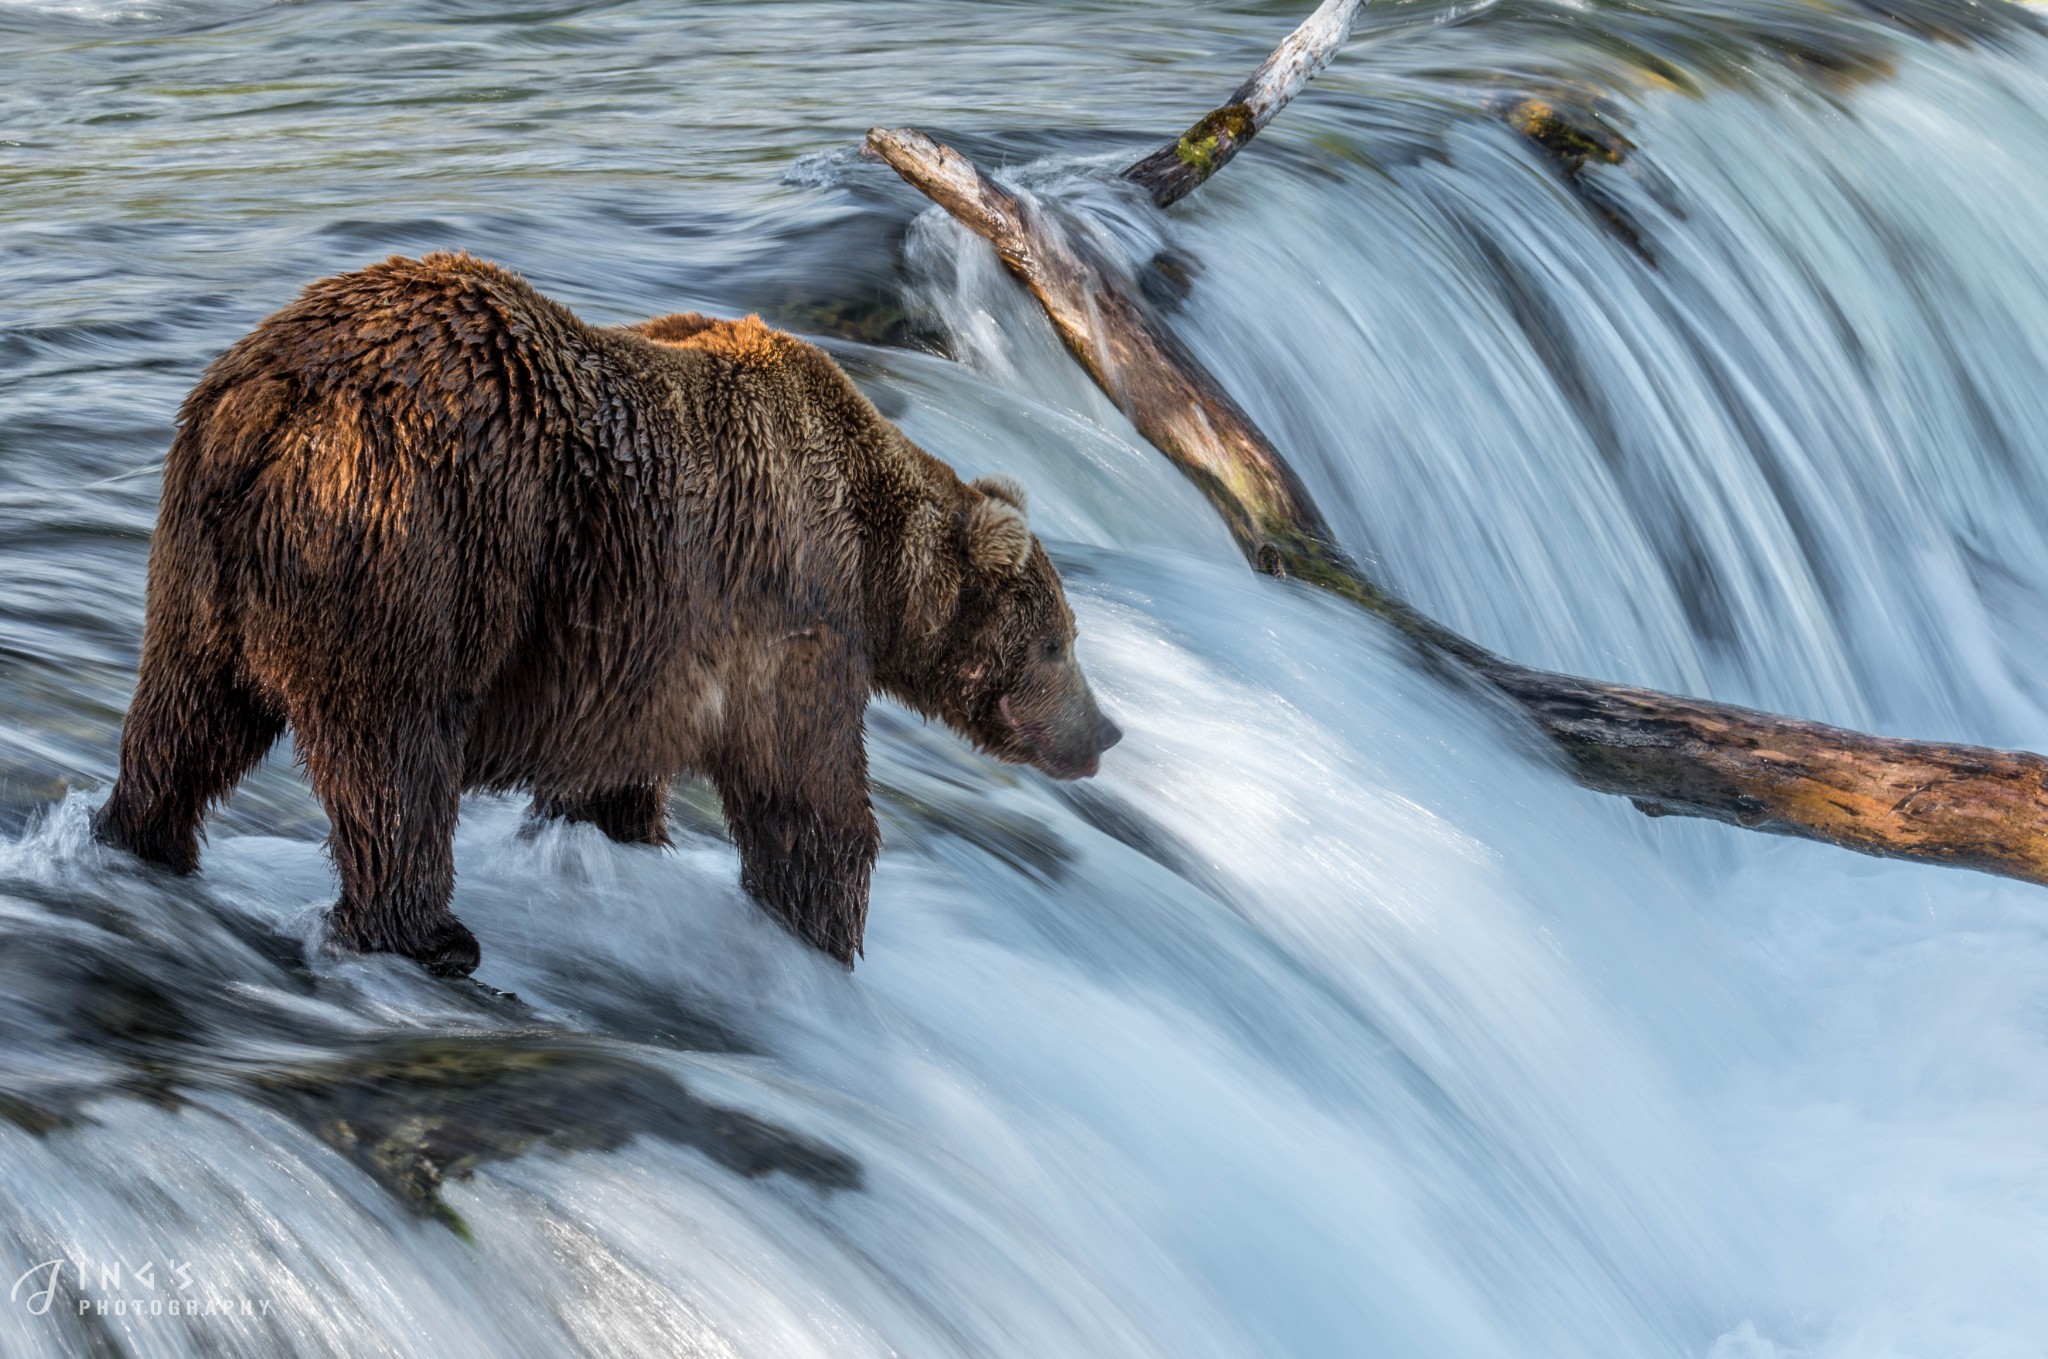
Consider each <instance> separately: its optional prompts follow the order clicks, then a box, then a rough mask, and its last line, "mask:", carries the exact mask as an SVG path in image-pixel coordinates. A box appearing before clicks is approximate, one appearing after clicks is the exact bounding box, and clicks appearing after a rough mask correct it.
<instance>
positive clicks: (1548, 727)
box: [867, 6, 2048, 883]
mask: <svg viewBox="0 0 2048 1359" xmlns="http://www.w3.org/2000/svg"><path fill="white" fill-rule="evenodd" d="M1325 8H1328V6H1325ZM867 140H868V146H869V148H870V149H871V150H872V151H873V152H875V153H876V154H877V155H878V156H880V157H881V158H882V159H883V160H885V161H887V162H888V163H889V164H890V166H892V167H893V168H894V169H895V170H896V172H897V173H898V174H900V175H902V176H903V178H904V179H905V180H907V181H908V182H909V183H910V184H911V185H913V186H914V187H916V188H917V189H919V190H920V191H921V192H923V193H924V194H925V195H926V196H927V197H929V198H931V199H932V201H933V202H935V203H937V204H938V205H939V206H940V207H942V208H944V209H945V210H946V211H947V212H948V213H950V214H951V215H952V216H953V217H954V218H955V219H957V220H958V221H960V222H961V223H962V224H964V225H965V226H967V227H968V228H969V229H970V230H972V231H974V232H975V233H976V234H977V235H979V236H981V237H982V238H983V239H985V240H987V241H988V242H989V243H990V244H992V245H993V246H994V247H995V249H996V252H997V254H998V255H999V256H1001V258H1002V261H1003V263H1004V264H1005V265H1006V266H1007V267H1008V268H1009V270H1010V272H1011V273H1012V274H1014V275H1015V276H1016V277H1017V278H1018V279H1019V280H1020V281H1021V282H1023V284H1024V285H1025V287H1027V288H1028V289H1030V291H1031V293H1032V295H1033V296H1034V297H1036V298H1037V299H1038V301H1039V303H1040V305H1041V306H1043V307H1044V309H1045V313H1046V315H1047V316H1048V317H1050V318H1051V320H1052V323H1053V326H1054V327H1055V328H1056V329H1057V330H1058V332H1059V334H1060V337H1061V338H1062V339H1063V340H1064V341H1065V342H1066V344H1067V347H1068V348H1069V349H1071V350H1072V351H1073V353H1074V356H1075V357H1076V358H1077V359H1079V360H1080V362H1081V364H1082V366H1083V367H1085V368H1086V369H1087V370H1088V372H1089V374H1090V375H1091V376H1092V377H1093V378H1094V379H1095V381H1096V383H1097V384H1098V385H1099V386H1100V387H1101V388H1102V390H1103V391H1104V392H1106V393H1107V394H1108V395H1109V397H1110V399H1111V400H1112V401H1113V402H1115V403H1116V405H1117V407H1118V409H1120V410H1122V411H1123V412H1124V414H1126V415H1127V416H1129V417H1130V419H1131V423H1132V424H1134V425H1136V426H1137V428H1138V430H1139V432H1140V433H1142V434H1144V436H1145V437H1146V438H1147V439H1149V440H1151V441H1152V443H1153V444H1155V445H1156V446H1157V447H1158V448H1159V449H1160V451H1161V452H1163V453H1165V454H1166V456H1167V457H1168V458H1170V459H1171V460H1172V461H1173V463H1174V465H1175V466H1176V467H1178V468H1179V469H1180V470H1181V471H1182V472H1183V473H1185V474H1186V475H1187V476H1188V477H1189V478H1190V479H1191V480H1192V481H1194V483H1195V484H1196V485H1197V486H1199V487H1200V488H1201V490H1202V492H1203V493H1204V494H1205V495H1206V496H1207V497H1208V499H1209V501H1210V503H1211V504H1212V505H1214V506H1215V507H1216V510H1217V512H1218V513H1219V514H1221V515H1222V516H1223V519H1224V522H1225V523H1226V524H1228V525H1229V527H1230V532H1231V535H1232V537H1233V538H1235V539H1236V541H1237V544H1238V546H1239V548H1240V549H1241V550H1242V551H1243V552H1244V554H1245V557H1246V559H1247V560H1248V561H1250V562H1251V564H1252V565H1253V567H1254V568H1255V569H1257V570H1260V571H1264V572H1266V573H1268V574H1271V575H1288V576H1296V577H1299V578H1300V579H1302V580H1304V581H1306V582H1308V583H1310V584H1313V585H1317V586H1320V587H1322V588H1323V589H1326V590H1329V591H1331V592H1333V593H1335V594H1338V595H1341V596H1343V597H1344V598H1346V599H1349V600H1351V601H1352V602H1353V603H1355V604H1358V605H1359V606H1361V607H1363V608H1365V609H1368V610H1370V611H1371V612H1373V613H1375V614H1378V615H1379V616H1380V617H1382V618H1384V619H1386V620H1387V621H1388V622H1390V623H1392V624H1393V625H1394V626H1395V627H1396V628H1398V629H1399V630H1400V631H1401V632H1402V633H1403V634H1404V635H1406V636H1407V637H1408V638H1409V639H1410V640H1411V641H1413V642H1414V643H1415V645H1416V646H1417V647H1418V649H1419V650H1420V651H1421V652H1422V653H1423V655H1424V656H1426V657H1428V658H1430V659H1431V660H1432V661H1434V662H1436V663H1437V664H1439V665H1440V666H1441V667H1443V668H1445V669H1447V670H1449V671H1451V672H1454V673H1456V674H1460V675H1463V676H1466V677H1469V678H1470V679H1471V680H1474V681H1476V682H1477V683H1478V684H1479V685H1480V686H1481V687H1482V688H1484V689H1485V690H1487V691H1490V692H1492V693H1494V694H1497V695H1498V696H1499V697H1501V698H1502V699H1505V700H1506V701H1507V702H1509V703H1510V704H1512V705H1513V706H1514V707H1515V708H1517V709H1519V710H1520V711H1521V712H1523V713H1525V714H1526V715H1527V716H1528V717H1529V718H1530V719H1531V720H1533V721H1534V722H1535V723H1536V725H1537V727H1538V728H1539V729H1540V730H1541V731H1542V732H1543V734H1544V735H1545V736H1547V737H1548V738H1549V739H1550V741H1551V743H1552V744H1553V745H1554V746H1555V747H1556V749H1557V750H1558V752H1559V753H1560V754H1561V755H1562V756H1563V757H1564V761H1565V764H1566V768H1567V769H1568V770H1569V771H1570V772H1571V774H1572V775H1573V777H1574V778H1576V779H1577V781H1578V782H1579V783H1580V784H1582V785H1583V786H1585V787H1587V788H1591V789H1594V790H1596V791H1599V792H1603V793H1614V794H1618V795H1620V796H1622V797H1627V798H1630V799H1632V800H1633V801H1634V802H1635V804H1636V805H1637V807H1639V808H1640V809H1641V810H1643V811H1644V812H1646V813H1648V814H1650V815H1653V816H1663V815H1681V816H1697V817H1705V818H1708V819H1710V820H1715V821H1724V822H1727V823H1730V824H1732V825H1737V826H1743V827H1747V828H1749V829H1751V830H1760V831H1770V832H1775V833H1778V834H1783V835H1794V836H1800V837H1803V838H1806V839H1810V840H1820V841H1824V842H1826V843H1829V844H1834V845H1840V846H1842V847H1844V848H1847V849H1854V850H1859V851H1861V852H1863V853H1866V854H1876V855H1883V856H1888V857H1893V858H1902V859H1916V860H1921V861H1924V862H1929V863H1938V864H1948V865H1954V866H1958V867H1965V868H1976V869H1981V870H1983V871H1985V872H1989V873H1999V874H2004V875H2006V876H2008V877H2014V878H2021V879H2024V880H2026V881H2029V882H2037V883H2048V760H2044V759H2042V758H2041V757H2040V756H2038V755H2033V754H2028V753H2025V752H2008V751H1998V750H1988V749H1983V748H1980V747H1973V746H1956V745H1942V744H1936V743H1931V742H1920V741H1902V740H1895V739H1891V738H1888V737H1879V736H1869V735H1865V734H1864V733H1861V732H1854V731H1846V730H1843V729H1841V728H1839V727H1830V726H1824V725H1822V724H1820V723H1817V722H1806V721H1801V720H1799V719H1797V718H1790V717H1780V716H1776V715H1774V714H1770V713H1762V712H1756V711H1753V710H1751V709H1748V708H1738V707H1733V706H1730V705H1727V704H1720V703H1709V702H1706V701H1703V700H1699V699H1690V698H1680V697H1677V696H1675V695H1671V694H1663V693H1657V692H1655V691H1653V690H1648V689H1632V688H1626V687H1623V686H1620V685H1613V684H1604V683H1601V682H1600V681H1597V680H1588V679H1580V678H1577V677H1575V676H1571V675H1561V674H1556V673H1554V672H1550V671H1545V670H1536V669H1532V668H1530V667H1528V666H1523V665H1518V664H1516V663H1514V662H1512V661H1509V660H1506V659H1504V658H1502V657H1500V656H1496V655H1494V654H1493V653H1492V652H1490V651H1488V650H1487V649H1486V648H1484V647H1482V646H1480V645H1478V644H1477V643H1475V642H1473V641H1471V640H1469V639H1468V638H1465V637H1462V636H1460V635H1458V634H1457V633H1455V632H1453V631H1452V630H1451V629H1449V628H1447V627H1445V626H1443V625H1442V624H1441V623H1438V622H1436V621H1435V620H1434V619H1431V618H1429V617H1427V616H1425V615H1423V614H1422V613H1419V612H1418V611H1416V610H1415V609H1413V608H1411V607H1410V606H1409V605H1407V604H1406V603H1404V602H1402V601H1401V600H1399V599H1397V598H1395V597H1394V596H1393V595H1391V594H1389V593H1387V592H1386V591H1385V590H1383V589H1382V588H1380V587H1379V586H1378V585H1377V584H1375V583H1374V582H1373V581H1372V580H1371V579H1370V578H1368V577H1367V576H1366V575H1365V573H1364V572H1363V571H1361V570H1360V569H1359V568H1358V566H1357V565H1356V564H1355V563H1354V562H1352V561H1351V559H1350V558H1349V557H1347V556H1346V555H1345V554H1344V553H1343V551H1342V550H1341V549H1339V548H1338V547H1337V546H1336V544H1335V543H1334V541H1333V540H1332V537H1331V534H1330V531H1329V528H1328V526H1327V524H1326V523H1325V521H1324V520H1323V518H1322V515H1321V514H1320V513H1319V512H1318V511H1317V509H1316V507H1315V505H1314V503H1313V502H1312V501H1311V500H1310V499H1309V496H1308V493H1307V491H1306V490H1305V489H1304V488H1303V486H1302V484H1301V482H1300V480H1299V479H1298V478H1297V477H1296V476H1295V475H1294V473H1293V471H1292V470H1291V469H1290V468H1289V467H1288V465H1287V462H1286V460H1285V459H1284V458H1282V457H1281V456H1280V454H1279V452H1278V451H1277V450H1276V449H1274V447H1273V446H1272V444H1271V443H1270V442H1269V441H1268V440H1267V439H1266V437H1265V435H1263V434H1262V433H1260V432H1259V430H1258V428H1257V427H1256V426H1255V425H1253V424H1252V422H1251V419H1250V418H1249V417H1248V416H1247V415H1246V414H1245V413H1244V411H1243V410H1241V409H1240V408H1239V407H1238V405H1237V403H1236V402H1234V401H1232V400H1231V399H1230V397H1229V395H1228V394H1227V393H1225V391H1224V390H1223V388H1222V385H1221V384H1220V383H1218V382H1217V380H1216V379H1215V377H1214V376H1213V375H1211V374H1210V373H1209V372H1208V371H1207V370H1206V369H1205V368H1204V367H1203V366H1202V365H1201V363H1200V362H1199V361H1198V360H1197V359H1196V358H1195V357H1194V356H1193V355H1192V354H1191V353H1189V352H1188V350H1187V348H1186V347H1185V346H1183V345H1182V344H1180V343H1179V342H1178V341H1177V340H1176V339H1175V338H1174V337H1173V336H1172V334H1171V333H1169V332H1168V331H1167V330H1166V329H1165V328H1164V326H1162V325H1161V324H1160V322H1159V321H1158V319H1157V318H1156V317H1155V316H1154V315H1153V313H1152V312H1151V310H1150V309H1149V308H1148V307H1147V306H1146V305H1145V303H1144V300H1143V298H1142V297H1141V296H1140V295H1139V293H1138V291H1137V290H1136V288H1135V287H1133V286H1132V285H1131V284H1130V282H1129V281H1128V280H1127V279H1125V278H1124V277H1123V276H1122V275H1121V273H1120V272H1119V271H1117V270H1115V269H1113V268H1111V267H1109V266H1108V265H1107V264H1106V263H1105V262H1104V261H1102V260H1101V259H1099V258H1098V257H1097V255H1096V253H1095V252H1094V251H1093V250H1091V249H1090V248H1089V246H1088V245H1087V243H1086V241H1085V240H1084V239H1082V238H1080V237H1078V236H1075V235H1073V234H1072V233H1069V232H1068V231H1067V230H1065V228H1064V227H1063V226H1062V225H1061V223H1060V222H1059V221H1058V220H1057V219H1056V218H1055V217H1053V216H1052V215H1051V214H1049V213H1047V212H1045V211H1043V210H1041V209H1040V208H1038V207H1037V206H1035V205H1033V204H1030V203H1027V202H1025V201H1024V200H1021V199H1019V198H1017V197H1016V196H1015V195H1013V194H1011V193H1010V192H1008V191H1007V190H1005V189H1003V188H1002V187H1001V186H999V185H997V184H996V183H994V182H993V181H992V180H990V179H989V178H988V177H987V176H985V175H983V174H982V173H981V171H980V170H979V169H978V168H977V167H976V166H975V165H974V164H973V162H971V161H969V160H968V159H967V158H966V157H965V156H962V155H961V154H960V153H959V152H957V151H954V150H952V149H951V148H949V147H945V146H941V145H940V144H938V143H937V142H935V141H933V140H932V139H931V138H929V137H927V136H925V135H924V134H923V133H921V132H916V131H910V130H895V131H892V130H889V129H884V128H876V129H875V130H873V131H871V132H869V133H868V139H867ZM1197 182H1199V181H1197Z"/></svg>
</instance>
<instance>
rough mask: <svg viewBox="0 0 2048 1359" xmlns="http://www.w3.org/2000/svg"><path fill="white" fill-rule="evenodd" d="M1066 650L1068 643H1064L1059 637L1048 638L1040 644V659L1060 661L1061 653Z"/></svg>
mask: <svg viewBox="0 0 2048 1359" xmlns="http://www.w3.org/2000/svg"><path fill="white" fill-rule="evenodd" d="M1066 649H1067V645H1066V643H1065V642H1062V641H1061V640H1060V639H1059V638H1057V637H1048V638H1046V639H1045V640H1044V641H1042V642H1040V643H1039V644H1038V654H1039V656H1040V658H1041V659H1044V660H1048V661H1056V660H1058V659H1059V658H1060V653H1061V652H1063V651H1065V650H1066Z"/></svg>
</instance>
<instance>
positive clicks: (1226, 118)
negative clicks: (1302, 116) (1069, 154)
mask: <svg viewBox="0 0 2048 1359" xmlns="http://www.w3.org/2000/svg"><path fill="white" fill-rule="evenodd" d="M1359 3H1360V0H1323V4H1322V6H1321V7H1320V8H1319V9H1317V10H1316V12H1315V13H1314V14H1311V15H1309V16H1308V18H1306V19H1304V20H1303V21H1302V24H1301V27H1300V28H1297V29H1295V30H1294V31H1293V32H1292V33H1290V34H1288V35H1287V41H1285V42H1283V43H1281V44H1280V45H1279V46H1278V47H1276V48H1274V49H1273V55H1271V56H1269V57H1267V58H1266V59H1265V60H1264V61H1263V62H1261V63H1260V64H1259V69H1258V70H1256V71H1253V72H1252V74H1251V79H1249V80H1247V81H1245V82H1244V84H1242V85H1240V86H1238V87H1237V89H1236V91H1235V92H1234V93H1233V94H1232V95H1231V96H1230V98H1228V99H1226V100H1224V101H1223V103H1222V104H1221V105H1219V106H1218V107H1216V108H1213V109H1211V110H1209V112H1207V113H1205V114H1203V115H1202V117H1201V120H1200V121H1198V122H1197V123H1196V124H1195V125H1194V126H1193V127H1191V128H1189V129H1188V130H1187V131H1186V132H1183V133H1181V134H1180V136H1179V138H1177V139H1176V140H1174V141H1170V142H1168V143H1167V144H1166V145H1164V146H1162V147H1160V148H1159V149H1158V150H1157V151H1154V152H1153V153H1152V154H1151V155H1149V156H1147V157H1145V159H1143V160H1141V161H1139V162H1137V163H1136V164H1135V165H1132V166H1129V167H1128V168H1126V169H1125V170H1124V178H1125V179H1128V180H1130V181H1131V182H1132V183H1134V184H1140V185H1143V186H1144V188H1145V191H1146V192H1147V193H1150V194H1151V195H1152V201H1153V202H1154V203H1156V204H1158V205H1159V206H1160V207H1162V208H1164V207H1168V206H1170V205H1172V204H1174V203H1178V202H1179V201H1180V200H1181V199H1183V198H1185V197H1187V196H1188V195H1189V194H1190V193H1192V192H1194V190H1195V189H1197V188H1199V187H1200V186H1201V183H1202V181H1203V180H1205V179H1207V178H1208V177H1209V176H1210V175H1213V174H1215V173H1216V172H1217V171H1218V170H1220V169H1222V168H1223V167H1224V165H1225V164H1226V163H1227V162H1228V161H1229V160H1230V158H1231V157H1232V156H1234V155H1236V154H1237V153H1238V152H1240V151H1242V150H1244V144H1245V143H1246V142H1248V141H1250V140H1251V139H1252V138H1254V137H1256V136H1258V135H1259V131H1260V129H1262V128H1264V127H1265V126H1266V124H1268V123H1270V122H1272V121H1273V118H1274V116H1275V115H1277V114H1278V113H1279V112H1280V110H1281V109H1284V108H1286V107H1287V101H1288V100H1290V99H1292V98H1294V96H1295V95H1296V94H1298V93H1300V92H1301V87H1302V86H1304V85H1306V84H1308V82H1309V81H1311V80H1314V79H1315V78H1316V77H1317V76H1318V75H1320V74H1321V73H1322V70H1323V68H1324V67H1325V66H1328V65H1329V64H1330V58H1331V57H1334V56H1336V55H1337V49H1338V48H1340V47H1342V46H1343V45H1344V40H1345V39H1346V38H1348V37H1350V36H1351V21H1352V19H1353V18H1354V17H1356V15H1357V14H1358V6H1359Z"/></svg>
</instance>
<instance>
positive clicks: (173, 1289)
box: [7, 1256, 270, 1317]
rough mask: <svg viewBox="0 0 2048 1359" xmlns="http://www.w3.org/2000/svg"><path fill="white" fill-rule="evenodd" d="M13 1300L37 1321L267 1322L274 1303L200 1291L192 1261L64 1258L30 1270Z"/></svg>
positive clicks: (10, 1297)
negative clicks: (66, 1317) (61, 1317)
mask: <svg viewBox="0 0 2048 1359" xmlns="http://www.w3.org/2000/svg"><path fill="white" fill-rule="evenodd" d="M7 1300H8V1301H9V1302H10V1303H12V1304H14V1305H15V1306H17V1307H21V1308H25V1309H26V1310H27V1311H28V1312H29V1314H30V1315H31V1316H39V1317H40V1316H48V1315H49V1314H50V1313H51V1312H52V1311H56V1312H59V1313H60V1314H61V1313H70V1314H72V1315H75V1316H102V1317H224V1316H244V1317H257V1316H262V1317H267V1316H269V1315H270V1299H269V1298H249V1297H229V1296H227V1295H225V1294H220V1293H215V1292H211V1291H210V1290H208V1289H205V1288H203V1287H201V1286H200V1285H199V1282H198V1280H197V1279H195V1278H194V1277H193V1274H192V1262H191V1261H189V1260H176V1259H173V1260H162V1261H159V1260H153V1259H152V1260H144V1261H143V1262H142V1263H141V1264H139V1265H137V1264H130V1263H129V1262H128V1259H127V1257H125V1256H123V1257H122V1258H120V1259H119V1260H115V1261H112V1262H108V1261H99V1262H87V1261H83V1260H67V1259H63V1258H61V1257H60V1258H58V1259H55V1260H45V1261H43V1262H42V1263H41V1264H36V1265H30V1266H29V1267H28V1268H27V1269H24V1270H23V1271H22V1272H21V1273H20V1274H19V1275H18V1276H16V1278H15V1280H14V1287H13V1288H12V1289H11V1290H9V1292H8V1294H7Z"/></svg>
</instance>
